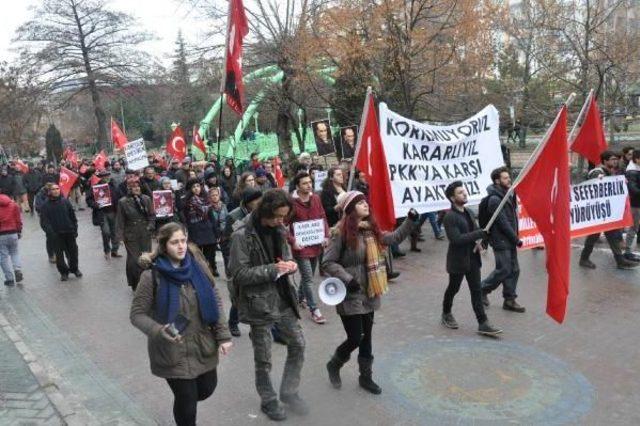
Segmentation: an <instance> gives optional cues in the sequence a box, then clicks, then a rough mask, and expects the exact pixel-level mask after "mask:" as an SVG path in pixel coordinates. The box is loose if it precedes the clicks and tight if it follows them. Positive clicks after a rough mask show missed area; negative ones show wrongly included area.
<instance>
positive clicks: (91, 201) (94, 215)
mask: <svg viewBox="0 0 640 426" xmlns="http://www.w3.org/2000/svg"><path fill="white" fill-rule="evenodd" d="M109 191H110V192H111V205H110V206H106V207H102V208H100V207H98V204H96V200H95V198H94V196H93V188H92V187H91V188H89V190H88V191H87V192H86V194H85V201H86V202H87V206H89V207H91V210H92V212H91V221H92V222H93V224H94V225H95V226H102V224H103V223H104V214H105V213H113V214H115V213H116V210H117V207H118V200H119V199H120V198H121V196H120V190H118V187H117V186H116V185H115V184H114V183H113V181H109Z"/></svg>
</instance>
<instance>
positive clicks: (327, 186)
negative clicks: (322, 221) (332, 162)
mask: <svg viewBox="0 0 640 426" xmlns="http://www.w3.org/2000/svg"><path fill="white" fill-rule="evenodd" d="M343 192H345V189H344V173H342V169H341V168H339V167H335V166H334V167H331V168H330V169H329V172H328V173H327V179H326V180H325V181H324V182H323V183H322V192H321V193H320V200H321V201H322V207H324V213H325V215H326V216H327V223H328V224H329V227H332V226H334V225H335V224H336V223H338V219H340V213H339V210H340V209H339V208H338V196H339V195H340V194H342V193H343Z"/></svg>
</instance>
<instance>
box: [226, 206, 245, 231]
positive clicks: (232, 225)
mask: <svg viewBox="0 0 640 426" xmlns="http://www.w3.org/2000/svg"><path fill="white" fill-rule="evenodd" d="M248 214H249V211H248V210H247V209H245V208H244V206H243V205H241V206H240V207H236V208H235V209H233V210H231V211H230V212H229V216H227V223H225V228H224V235H225V236H226V237H227V238H229V239H231V235H232V234H233V232H234V231H236V230H237V229H238V228H239V227H240V226H241V225H242V219H244V218H245V217H247V215H248Z"/></svg>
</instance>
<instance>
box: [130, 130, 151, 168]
mask: <svg viewBox="0 0 640 426" xmlns="http://www.w3.org/2000/svg"><path fill="white" fill-rule="evenodd" d="M124 155H125V157H126V158H127V168H128V169H131V170H140V169H144V168H145V167H147V166H148V165H149V160H148V159H147V150H146V149H145V147H144V140H142V138H140V139H136V140H135V141H131V142H129V143H128V144H126V145H125V146H124Z"/></svg>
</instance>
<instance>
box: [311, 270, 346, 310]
mask: <svg viewBox="0 0 640 426" xmlns="http://www.w3.org/2000/svg"><path fill="white" fill-rule="evenodd" d="M318 296H320V300H322V303H324V304H325V305H329V306H335V305H337V304H339V303H342V301H343V300H344V298H345V297H347V287H346V286H345V285H344V283H343V282H342V281H340V279H339V278H335V277H331V278H327V279H326V280H324V281H322V282H321V283H320V285H319V286H318Z"/></svg>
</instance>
